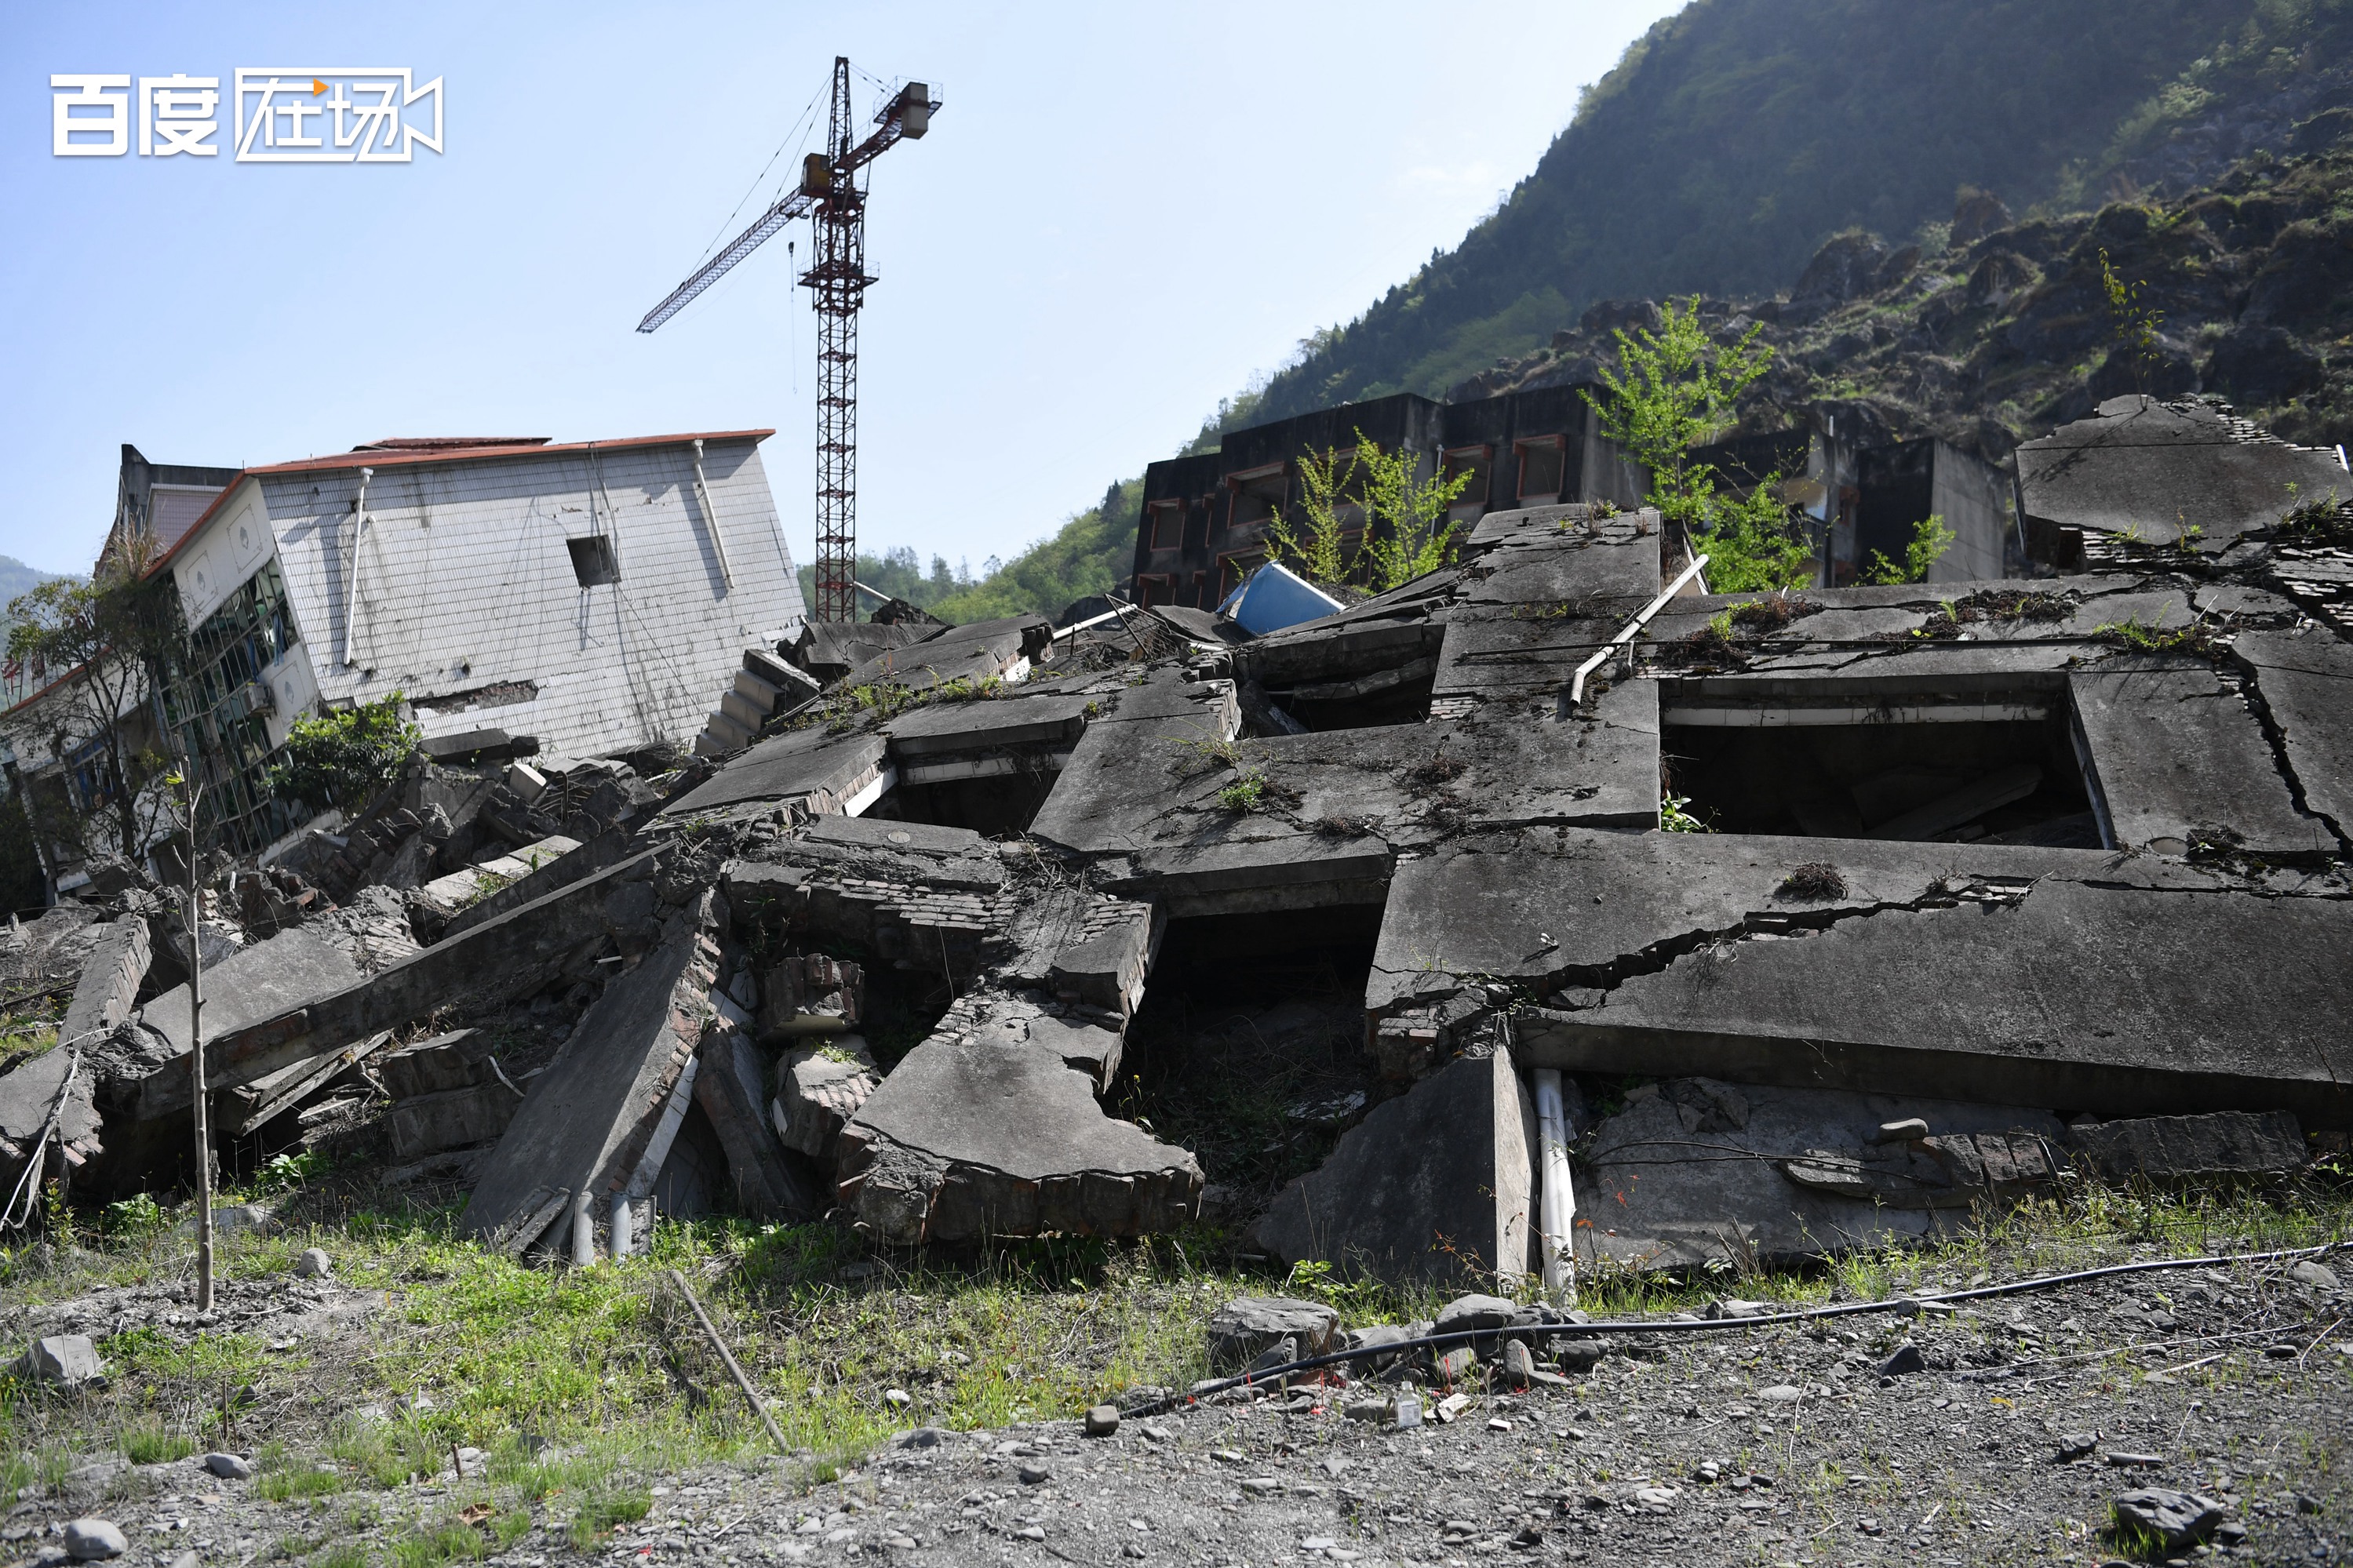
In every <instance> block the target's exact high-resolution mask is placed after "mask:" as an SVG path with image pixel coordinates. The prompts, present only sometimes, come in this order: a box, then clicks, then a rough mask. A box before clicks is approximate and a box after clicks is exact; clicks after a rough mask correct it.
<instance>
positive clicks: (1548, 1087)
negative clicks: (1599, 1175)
mask: <svg viewBox="0 0 2353 1568" xmlns="http://www.w3.org/2000/svg"><path fill="white" fill-rule="evenodd" d="M1534 1077H1535V1086H1536V1142H1537V1143H1538V1144H1539V1146H1540V1147H1539V1152H1538V1158H1539V1160H1540V1162H1541V1166H1542V1169H1543V1171H1544V1232H1543V1234H1544V1285H1545V1294H1546V1295H1547V1296H1549V1297H1551V1298H1553V1299H1554V1300H1556V1301H1559V1302H1561V1303H1563V1304H1564V1305H1569V1304H1574V1303H1575V1301H1576V1300H1577V1241H1576V1237H1575V1235H1574V1234H1573V1232H1572V1230H1571V1227H1572V1226H1575V1225H1576V1223H1577V1192H1576V1189H1575V1188H1574V1187H1573V1186H1571V1185H1570V1183H1569V1175H1568V1111H1567V1107H1566V1106H1564V1105H1563V1104H1562V1103H1561V1094H1560V1071H1559V1069H1558V1068H1536V1069H1535V1074H1534Z"/></svg>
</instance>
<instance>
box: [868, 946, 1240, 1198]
mask: <svg viewBox="0 0 2353 1568" xmlns="http://www.w3.org/2000/svg"><path fill="white" fill-rule="evenodd" d="M1039 1016H1050V1015H1042V1014H1041V1013H1040V1011H1039V1009H1038V1006H1037V1005H1036V1004H1031V1003H1024V1002H1022V1001H1021V1000H1020V999H1018V998H1014V997H1008V996H1006V995H1005V994H1001V993H984V994H976V995H972V996H967V997H965V998H964V999H963V1000H962V1001H961V1002H959V1003H958V1004H957V1005H956V1006H955V1008H954V1009H952V1010H951V1011H950V1013H949V1016H948V1017H947V1018H946V1019H944V1020H943V1021H942V1024H941V1026H940V1027H939V1029H938V1030H937V1031H935V1032H934V1034H933V1035H932V1037H930V1038H929V1039H926V1040H925V1041H924V1042H923V1044H921V1045H919V1046H917V1047H915V1048H914V1049H913V1051H910V1052H909V1053H908V1054H907V1057H906V1058H905V1059H904V1060H902V1061H901V1062H900V1063H899V1065H898V1066H897V1067H895V1068H892V1071H891V1073H890V1076H889V1077H887V1078H885V1079H883V1080H882V1084H881V1088H879V1089H876V1090H875V1091H874V1093H873V1094H872V1095H871V1097H869V1098H868V1100H866V1102H865V1103H864V1104H863V1105H861V1106H860V1107H859V1109H858V1112H857V1114H856V1115H855V1116H853V1117H851V1118H850V1120H849V1123H848V1125H846V1126H845V1127H844V1128H843V1129H842V1131H841V1134H840V1138H839V1148H840V1150H841V1187H840V1198H841V1201H842V1203H843V1204H844V1205H846V1206H848V1207H849V1208H850V1209H851V1210H852V1211H853V1212H854V1213H855V1214H856V1215H858V1218H859V1220H860V1223H862V1224H863V1225H865V1226H868V1227H869V1229H870V1230H871V1232H872V1233H873V1234H874V1235H875V1236H876V1237H878V1238H879V1239H882V1240H887V1241H894V1242H914V1241H950V1242H955V1241H977V1240H981V1239H983V1238H985V1237H990V1236H1032V1235H1036V1234H1038V1233H1039V1232H1040V1231H1047V1230H1059V1231H1066V1232H1071V1233H1075V1234H1080V1235H1087V1236H1134V1235H1139V1234H1141V1233H1143V1232H1145V1231H1154V1230H1166V1229H1169V1228H1172V1227H1174V1226H1176V1225H1178V1224H1181V1223H1183V1222H1184V1221H1185V1220H1186V1219H1187V1218H1190V1217H1192V1216H1193V1215H1196V1214H1197V1213H1198V1209H1199V1204H1200V1192H1201V1169H1200V1166H1199V1164H1198V1163H1197V1162H1196V1161H1195V1160H1194V1158H1193V1156H1192V1155H1191V1154H1190V1153H1187V1152H1186V1151H1184V1150H1182V1149H1179V1148H1177V1147H1176V1146H1175V1145H1174V1144H1169V1143H1164V1142H1161V1141H1160V1140H1159V1139H1157V1138H1155V1137H1154V1136H1152V1134H1150V1133H1148V1132H1146V1131H1144V1130H1143V1129H1142V1128H1140V1127H1138V1126H1136V1125H1135V1124H1134V1122H1131V1121H1119V1120H1117V1119H1116V1118H1113V1117H1112V1116H1109V1115H1106V1114H1105V1113H1104V1112H1103V1109H1102V1108H1101V1107H1100V1106H1098V1105H1097V1104H1096V1102H1095V1098H1094V1089H1095V1079H1094V1078H1093V1077H1092V1073H1091V1071H1089V1070H1087V1069H1086V1068H1085V1066H1084V1065H1083V1064H1082V1065H1079V1066H1074V1065H1073V1064H1072V1062H1071V1060H1070V1059H1069V1058H1067V1057H1066V1056H1065V1055H1064V1054H1063V1047H1066V1046H1067V1044H1068V1043H1069V1042H1068V1040H1067V1038H1066V1037H1065V1033H1064V1031H1061V1030H1059V1029H1057V1030H1054V1031H1052V1032H1051V1037H1048V1038H1041V1037H1035V1036H1033V1035H1032V1033H1031V1029H1030V1022H1031V1020H1032V1019H1033V1018H1037V1017H1039Z"/></svg>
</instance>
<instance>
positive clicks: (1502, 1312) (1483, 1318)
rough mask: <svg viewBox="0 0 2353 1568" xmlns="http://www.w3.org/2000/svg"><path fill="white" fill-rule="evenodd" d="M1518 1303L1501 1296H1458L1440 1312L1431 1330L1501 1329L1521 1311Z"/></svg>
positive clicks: (1441, 1331) (1446, 1331)
mask: <svg viewBox="0 0 2353 1568" xmlns="http://www.w3.org/2000/svg"><path fill="white" fill-rule="evenodd" d="M1519 1310H1520V1309H1519V1307H1518V1305H1517V1304H1516V1303H1514V1302H1511V1301H1506V1300H1504V1299H1503V1298H1502V1297H1501V1296H1458V1297H1456V1298H1455V1299H1454V1300H1451V1301H1449V1302H1448V1303H1446V1305H1445V1307H1444V1308H1443V1309H1442V1310H1440V1312H1439V1314H1438V1321H1437V1323H1436V1325H1435V1326H1434V1327H1433V1328H1432V1330H1431V1332H1433V1333H1440V1334H1453V1333H1461V1332H1464V1331H1469V1330H1472V1329H1500V1328H1503V1327H1504V1326H1505V1325H1506V1324H1508V1323H1510V1322H1511V1321H1512V1319H1513V1318H1514V1317H1515V1316H1516V1315H1517V1314H1518V1312H1519Z"/></svg>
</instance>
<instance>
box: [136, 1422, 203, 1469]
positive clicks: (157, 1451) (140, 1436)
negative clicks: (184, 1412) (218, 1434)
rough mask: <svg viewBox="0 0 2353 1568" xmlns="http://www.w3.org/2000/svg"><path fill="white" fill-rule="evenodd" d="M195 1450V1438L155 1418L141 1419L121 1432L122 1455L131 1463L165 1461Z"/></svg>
mask: <svg viewBox="0 0 2353 1568" xmlns="http://www.w3.org/2000/svg"><path fill="white" fill-rule="evenodd" d="M195 1451H196V1440H195V1437H194V1436H191V1435H190V1434H188V1433H186V1432H179V1431H174V1430H172V1429H170V1428H168V1427H165V1426H162V1425H161V1424H159V1423H156V1422H152V1421H151V1422H142V1423H141V1424H140V1425H138V1426H128V1427H125V1428H124V1429H123V1433H122V1457H123V1458H126V1459H128V1460H130V1461H131V1462H132V1464H134V1465H168V1464H170V1463H171V1462H172V1461H173V1460H174V1459H185V1458H187V1457H188V1456H189V1455H191V1454H193V1453H195Z"/></svg>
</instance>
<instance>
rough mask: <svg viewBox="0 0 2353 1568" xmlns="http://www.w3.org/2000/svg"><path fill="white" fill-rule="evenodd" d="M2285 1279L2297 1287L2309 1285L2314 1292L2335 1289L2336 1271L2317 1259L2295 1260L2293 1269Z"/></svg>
mask: <svg viewBox="0 0 2353 1568" xmlns="http://www.w3.org/2000/svg"><path fill="white" fill-rule="evenodd" d="M2287 1277H2288V1278H2289V1279H2293V1280H2295V1282H2296V1283H2297V1284H2299V1285H2309V1286H2311V1287H2312V1288H2313V1289H2316V1290H2334V1289H2337V1271H2336V1270H2335V1269H2333V1268H2328V1267H2327V1265H2325V1264H2323V1263H2321V1262H2320V1261H2319V1260H2318V1259H2317V1258H2299V1259H2297V1261H2296V1265H2295V1268H2291V1269H2289V1270H2288V1271H2287Z"/></svg>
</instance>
